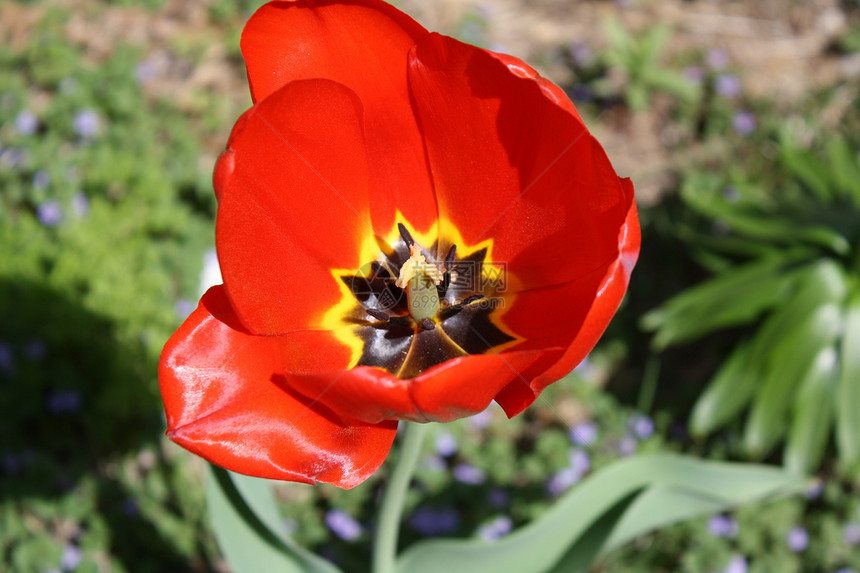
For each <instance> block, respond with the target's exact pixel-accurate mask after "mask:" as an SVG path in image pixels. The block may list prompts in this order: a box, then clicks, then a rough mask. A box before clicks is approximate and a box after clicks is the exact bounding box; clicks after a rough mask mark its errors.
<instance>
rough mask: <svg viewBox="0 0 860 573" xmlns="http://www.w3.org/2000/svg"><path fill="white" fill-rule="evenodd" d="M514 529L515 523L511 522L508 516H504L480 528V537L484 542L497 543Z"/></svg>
mask: <svg viewBox="0 0 860 573" xmlns="http://www.w3.org/2000/svg"><path fill="white" fill-rule="evenodd" d="M513 528H514V522H513V521H511V518H510V517H508V516H507V515H502V516H499V517H497V518H496V519H494V520H493V521H491V522H490V523H485V524H484V525H482V526H480V527H479V528H478V537H480V538H481V539H483V540H484V541H496V540H497V539H499V538H501V537H504V536H505V535H507V534H508V533H510V532H511V530H512V529H513Z"/></svg>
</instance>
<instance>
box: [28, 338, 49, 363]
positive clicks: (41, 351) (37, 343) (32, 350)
mask: <svg viewBox="0 0 860 573" xmlns="http://www.w3.org/2000/svg"><path fill="white" fill-rule="evenodd" d="M24 356H25V357H26V358H27V360H33V361H35V360H41V359H42V358H44V357H45V343H44V342H42V341H41V340H31V341H29V342H28V343H27V344H26V345H25V346H24Z"/></svg>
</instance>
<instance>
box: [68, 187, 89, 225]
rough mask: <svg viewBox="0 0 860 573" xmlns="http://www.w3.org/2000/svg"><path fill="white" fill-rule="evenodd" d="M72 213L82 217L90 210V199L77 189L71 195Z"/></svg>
mask: <svg viewBox="0 0 860 573" xmlns="http://www.w3.org/2000/svg"><path fill="white" fill-rule="evenodd" d="M71 205H72V213H74V214H75V215H76V216H77V217H79V218H81V219H83V218H84V217H86V216H87V215H88V214H89V212H90V200H89V199H87V195H86V193H84V192H83V191H78V192H76V193H75V194H74V195H73V196H72V202H71Z"/></svg>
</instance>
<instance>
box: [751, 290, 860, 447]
mask: <svg viewBox="0 0 860 573" xmlns="http://www.w3.org/2000/svg"><path fill="white" fill-rule="evenodd" d="M843 280H844V279H843ZM807 294H809V296H810V297H811V298H813V299H814V298H818V299H820V301H821V303H822V304H821V305H820V306H818V307H817V308H814V309H813V310H812V311H811V312H808V313H804V312H803V311H804V310H805V309H804V308H803V307H802V306H801V305H798V306H797V307H796V308H795V307H793V306H792V305H791V304H789V306H788V308H787V309H786V310H787V311H788V313H787V314H790V315H794V317H795V320H792V321H790V322H788V321H786V322H788V323H787V324H785V325H784V326H783V328H782V329H781V332H780V335H779V337H778V338H777V339H776V340H775V341H774V344H773V345H772V347H771V351H770V353H769V354H770V355H769V358H768V361H767V364H766V367H765V368H766V369H765V372H764V379H763V381H762V383H761V385H760V386H759V388H758V390H757V392H756V396H755V398H754V403H753V407H752V410H751V412H750V417H749V420H748V421H747V425H746V428H745V429H744V445H745V447H746V449H747V450H748V451H749V452H750V454H752V455H753V456H763V455H765V454H766V453H767V452H768V451H770V449H771V448H773V446H774V445H775V444H776V442H777V441H778V440H779V439H780V438H781V437H782V436H783V435H784V434H785V431H786V428H787V424H786V420H787V419H788V415H789V412H790V406H791V399H792V397H793V395H794V392H795V391H796V390H797V387H798V386H799V385H800V382H801V380H802V378H803V375H804V373H806V372H807V371H808V370H809V368H810V367H811V365H812V363H813V361H814V359H815V357H816V355H817V354H818V352H819V351H820V350H821V349H822V348H824V347H825V346H828V345H829V344H832V343H833V342H834V340H835V339H836V337H837V336H838V335H839V331H840V329H841V317H840V312H839V305H838V304H836V303H835V302H830V300H831V299H830V298H829V296H830V294H831V293H830V292H829V291H828V290H827V288H826V286H825V285H820V284H816V283H815V282H810V283H808V284H807V290H803V291H801V292H800V293H798V297H797V298H805V297H804V296H803V295H807ZM784 316H785V315H784Z"/></svg>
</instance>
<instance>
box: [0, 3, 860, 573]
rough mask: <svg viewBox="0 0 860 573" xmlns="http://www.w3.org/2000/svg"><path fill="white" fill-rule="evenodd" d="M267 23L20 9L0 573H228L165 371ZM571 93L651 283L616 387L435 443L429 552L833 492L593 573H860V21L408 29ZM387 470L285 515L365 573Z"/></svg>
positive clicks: (5, 191) (804, 7)
mask: <svg viewBox="0 0 860 573" xmlns="http://www.w3.org/2000/svg"><path fill="white" fill-rule="evenodd" d="M260 3H261V2H257V1H248V0H242V1H239V2H232V1H228V0H200V1H195V2H183V1H180V0H137V1H135V0H116V1H105V2H96V1H92V0H90V1H87V0H56V1H53V2H11V1H4V2H0V570H4V571H5V570H8V571H21V572H48V571H51V572H54V571H64V572H65V571H81V572H108V571H109V572H121V571H130V572H147V571H199V572H202V571H228V570H229V568H228V566H227V565H226V564H225V563H224V561H223V560H222V559H221V557H220V555H219V551H218V549H217V546H216V545H215V543H214V540H213V537H212V534H211V530H210V528H209V525H208V522H207V518H206V510H205V505H204V499H203V498H204V496H203V487H202V480H203V476H204V474H205V472H204V469H205V468H204V465H203V463H202V462H201V461H200V460H198V459H196V458H194V457H193V456H191V455H190V454H187V453H185V452H184V451H182V450H180V449H179V448H178V447H175V446H173V445H172V444H170V443H168V442H167V441H165V439H164V438H163V437H162V433H163V427H164V420H163V414H162V411H161V404H160V400H159V397H158V392H157V381H156V364H157V359H158V355H159V352H160V349H161V347H162V345H163V344H164V342H165V340H166V339H167V337H168V336H169V335H170V333H171V332H172V331H173V330H174V329H175V328H176V327H177V326H178V324H179V323H180V322H181V321H182V319H183V318H184V317H185V316H187V314H188V313H189V312H190V311H191V310H192V309H193V308H194V306H195V305H196V300H197V297H198V296H199V294H200V289H201V284H202V283H205V282H206V280H207V279H205V278H201V275H202V274H204V273H205V269H204V267H205V264H206V262H207V261H209V263H210V264H211V261H212V254H211V246H212V243H213V217H214V209H215V204H214V198H213V196H212V192H211V183H210V178H211V170H212V166H213V164H214V159H215V157H217V154H218V152H219V151H220V149H221V147H222V146H223V145H224V143H225V141H226V138H227V135H228V133H229V130H230V127H231V126H232V124H233V122H234V121H235V119H236V117H238V115H239V114H240V113H241V111H243V110H244V108H246V107H247V106H248V105H249V104H250V100H249V97H248V95H247V86H246V83H245V78H244V68H243V65H242V60H241V55H240V53H239V48H238V39H239V34H240V32H241V28H242V26H243V24H244V21H245V20H246V19H247V17H248V16H249V15H250V14H251V13H252V12H253V10H254V9H255V8H256V7H257V6H258V5H259V4H260ZM398 6H400V7H401V8H402V9H404V10H406V11H407V12H409V13H411V14H412V15H414V16H415V17H416V18H417V19H418V20H419V21H421V22H422V23H423V24H424V25H425V26H427V27H429V28H432V29H436V30H439V31H441V32H443V33H448V34H451V35H454V36H457V37H459V38H461V39H463V40H465V41H469V42H472V43H477V44H479V45H482V46H484V47H487V48H490V49H494V50H498V51H503V52H509V53H512V54H514V55H517V56H518V57H521V58H523V59H525V60H526V61H528V62H530V63H531V64H533V65H534V66H536V67H537V68H538V69H539V70H541V72H542V73H544V75H546V76H547V77H549V78H551V79H552V80H554V81H555V82H556V83H558V84H560V85H561V86H563V87H564V88H565V89H566V90H567V91H568V93H569V94H570V96H571V98H572V99H573V100H574V101H575V102H576V104H577V106H578V108H579V109H580V111H581V112H582V113H583V115H584V117H585V118H586V121H587V122H588V124H589V126H590V127H591V128H592V130H593V131H594V132H595V134H596V136H597V137H598V139H599V140H600V141H601V142H602V143H603V144H604V146H605V147H606V149H607V152H608V154H609V156H610V157H611V158H612V159H613V161H615V162H616V168H617V169H618V171H619V172H620V173H621V174H622V175H624V176H629V177H632V178H633V181H634V183H635V184H636V186H637V192H638V200H639V204H640V209H641V211H640V213H641V219H642V225H643V243H642V257H641V261H640V263H639V266H638V267H637V269H636V272H635V273H634V276H633V283H632V286H631V289H630V293H629V296H628V298H627V300H626V303H625V305H624V306H623V307H622V309H621V311H620V313H619V315H618V316H617V318H616V319H615V321H614V322H613V324H612V325H611V327H610V330H609V332H608V333H607V336H606V337H605V338H604V340H603V341H602V342H601V344H600V346H599V347H598V349H597V350H596V351H595V352H594V353H593V354H592V356H591V357H590V358H589V359H588V360H587V361H586V362H585V363H584V364H583V365H582V366H580V367H579V368H578V369H577V370H576V372H574V373H573V374H572V375H571V376H570V377H569V378H568V379H567V380H565V381H563V382H560V383H558V384H556V385H554V386H552V387H551V388H550V390H549V391H548V392H547V399H545V400H543V399H542V400H539V401H538V403H537V404H536V405H535V406H534V407H532V408H530V409H529V410H528V411H527V412H526V413H525V414H523V415H522V416H520V417H518V418H517V419H515V420H512V421H507V420H506V419H505V418H504V416H503V414H502V413H501V411H500V410H498V409H497V408H490V409H489V410H487V411H486V412H484V413H483V414H480V415H478V416H475V417H473V418H471V419H468V420H462V421H460V422H458V423H455V424H449V425H445V426H437V427H434V428H433V441H432V443H431V444H428V445H427V452H426V456H425V458H424V460H423V462H422V464H421V468H420V470H419V472H418V475H417V479H416V487H415V488H414V490H413V492H412V493H413V498H412V500H411V505H410V509H409V512H410V513H409V516H408V518H407V521H406V523H405V525H404V529H403V536H404V541H406V542H408V541H410V540H415V539H418V538H421V537H435V536H442V535H457V536H481V537H485V538H488V539H492V538H497V537H500V536H503V535H505V534H507V533H508V532H509V531H510V530H511V529H512V528H513V527H516V526H518V525H521V524H523V523H526V522H528V521H529V520H530V519H532V518H533V517H534V516H535V515H538V514H540V512H542V511H543V510H544V509H546V508H547V507H548V506H549V505H550V504H552V502H553V499H555V498H556V497H557V496H559V495H560V494H561V493H563V492H564V491H565V490H566V489H568V488H570V487H572V486H574V485H575V484H576V483H577V482H578V481H579V480H580V479H581V478H582V477H583V476H585V475H587V474H588V473H589V472H592V471H594V469H595V468H600V467H602V466H604V465H605V464H606V463H608V462H610V461H612V460H613V459H616V458H618V457H622V456H632V455H635V454H636V453H637V452H646V451H682V452H687V453H691V454H694V455H699V456H702V457H708V458H714V459H731V460H759V461H766V462H768V463H773V464H782V465H785V466H786V467H787V468H790V469H791V470H793V471H797V472H805V473H808V474H810V475H814V476H816V481H815V482H814V483H815V485H814V486H813V487H811V488H810V490H809V491H808V492H807V494H806V496H804V497H800V498H791V499H784V500H781V501H777V502H773V503H770V504H767V505H763V506H755V507H744V508H740V509H738V510H737V511H736V512H732V513H730V514H721V515H714V516H709V517H706V518H702V519H699V520H695V521H692V522H688V523H685V524H681V525H676V526H672V527H669V528H665V529H663V530H661V531H658V532H655V533H653V534H649V535H647V536H645V537H643V538H641V539H639V540H637V541H635V542H633V543H631V544H629V545H628V546H626V547H625V548H623V549H621V550H618V551H616V552H614V553H613V554H611V555H609V556H608V557H606V558H604V559H603V560H602V561H600V562H599V563H598V564H597V565H596V566H595V568H594V570H595V571H607V572H608V571H613V572H615V571H617V572H626V571H631V572H632V571H655V572H656V571H666V572H669V571H683V572H690V573H693V572H710V571H715V572H716V571H725V572H734V573H740V572H743V571H752V572H756V571H757V572H772V571H780V572H800V571H813V572H817V571H834V572H835V571H840V572H842V573H846V572H848V571H860V498H858V492H860V415H858V412H860V153H858V152H860V96H858V94H860V4H858V3H857V2H848V1H843V2H839V1H837V0H811V1H800V0H757V1H744V0H738V1H736V2H715V1H710V0H694V1H682V0H670V1H658V0H627V1H620V0H619V1H614V2H613V1H607V0H590V1H584V0H583V1H573V0H531V1H528V0H493V1H490V0H488V1H483V2H479V1H477V0H438V1H434V2H426V1H425V2H419V1H418V0H403V1H402V2H399V3H398ZM384 479H385V470H382V471H380V472H379V473H378V474H377V475H376V476H375V477H374V478H373V479H371V480H369V481H368V482H367V483H365V484H363V485H362V486H360V487H358V488H357V489H356V490H353V491H352V492H349V493H345V492H341V491H340V490H336V489H334V488H329V487H327V486H321V487H317V488H311V487H307V486H302V485H296V484H286V485H283V486H280V487H279V489H278V494H279V496H280V500H281V501H282V502H283V508H282V509H283V515H284V526H285V527H286V528H288V529H289V530H290V531H292V532H293V534H294V535H295V537H296V538H297V540H299V541H300V542H302V543H304V544H306V545H307V546H309V547H311V548H312V549H314V550H315V551H317V552H319V553H320V554H322V555H324V556H326V557H328V558H331V559H333V560H335V561H337V562H338V563H339V564H340V565H341V567H342V568H343V569H344V570H347V571H361V570H363V569H362V567H363V565H362V564H363V563H366V562H367V556H368V551H369V549H368V544H367V541H368V538H369V533H368V531H369V527H370V526H371V524H372V522H373V518H374V515H375V502H376V494H377V491H378V489H379V487H380V485H381V483H382V482H383V481H384Z"/></svg>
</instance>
